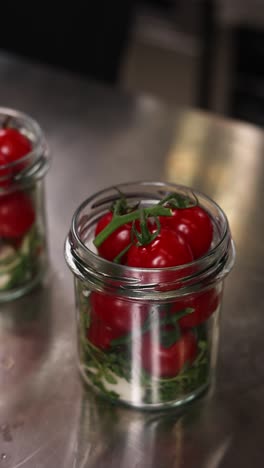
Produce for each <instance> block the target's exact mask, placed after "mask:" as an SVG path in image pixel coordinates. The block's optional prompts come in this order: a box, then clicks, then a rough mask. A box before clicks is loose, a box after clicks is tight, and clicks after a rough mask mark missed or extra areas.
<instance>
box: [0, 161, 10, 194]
mask: <svg viewBox="0 0 264 468" xmlns="http://www.w3.org/2000/svg"><path fill="white" fill-rule="evenodd" d="M7 164H8V161H7V159H6V157H5V156H4V155H3V154H1V153H0V187H6V186H8V185H9V179H10V177H11V176H12V171H11V169H10V168H9V167H5V168H1V166H6V165H7ZM2 178H3V180H1V179H2Z"/></svg>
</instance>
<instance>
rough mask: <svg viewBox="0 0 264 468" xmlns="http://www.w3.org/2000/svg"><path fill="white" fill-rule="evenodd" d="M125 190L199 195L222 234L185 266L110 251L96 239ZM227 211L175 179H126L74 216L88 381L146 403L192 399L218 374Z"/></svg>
mask: <svg viewBox="0 0 264 468" xmlns="http://www.w3.org/2000/svg"><path fill="white" fill-rule="evenodd" d="M120 193H122V194H124V195H125V197H126V199H127V200H129V202H130V203H131V205H132V206H138V203H140V204H141V205H142V206H143V207H147V208H148V207H152V206H154V205H155V204H158V203H159V201H160V200H161V199H164V197H167V195H168V194H177V195H178V196H180V197H183V198H185V197H187V198H188V199H191V198H195V200H196V202H198V204H199V206H200V207H202V208H203V210H205V211H206V213H207V214H208V215H209V217H210V220H211V223H212V227H213V234H212V235H213V238H212V242H211V246H210V249H209V251H208V252H207V253H206V254H205V255H203V256H202V257H200V258H198V259H196V260H194V261H192V262H189V263H188V264H183V265H180V266H176V267H168V268H138V267H137V268H136V267H131V266H127V265H126V264H117V263H114V262H112V261H108V260H106V259H105V258H102V257H101V256H99V255H98V254H97V251H96V249H95V247H94V245H93V240H94V238H95V227H96V225H97V223H98V220H100V219H101V218H102V216H103V215H104V214H105V213H107V212H108V211H109V209H110V207H111V205H112V203H113V202H115V200H117V199H118V198H119V197H120ZM234 256H235V255H234V246H233V241H232V239H231V234H230V231H229V227H228V221H227V219H226V217H225V215H224V213H223V211H222V210H221V209H220V208H219V207H218V206H217V205H216V204H215V203H214V202H213V201H212V200H210V199H209V198H208V197H206V196H205V195H203V194H201V193H198V192H193V191H191V190H190V189H188V188H186V187H183V186H177V185H173V184H165V183H160V182H140V183H129V184H122V185H119V186H117V187H112V188H108V189H106V190H103V191H101V192H98V193H96V194H95V195H93V196H92V197H90V198H88V199H87V200H85V201H84V202H83V203H82V205H81V206H80V207H79V208H78V209H77V211H76V212H75V214H74V216H73V220H72V226H71V230H70V232H69V235H68V237H67V239H66V243H65V257H66V261H67V263H68V266H69V267H70V269H71V270H72V272H73V274H74V277H75V294H76V307H77V325H78V326H77V328H78V348H79V368H80V372H81V375H82V377H83V379H84V381H85V382H86V383H88V384H89V385H90V386H92V387H93V388H94V389H95V390H96V391H97V392H99V393H100V394H102V395H104V396H105V397H107V398H109V399H111V400H112V401H115V402H122V403H125V404H128V405H131V406H135V407H138V408H146V409H148V408H149V409H152V408H157V409H160V408H163V407H166V406H167V407H171V406H177V405H182V404H183V403H186V402H188V401H190V400H192V399H194V398H195V397H197V396H198V395H200V394H202V393H203V392H204V391H205V390H206V389H208V387H209V385H210V384H211V383H212V381H213V378H214V370H215V366H216V356H217V344H218V334H219V311H220V306H221V300H222V292H223V280H224V278H225V277H226V275H227V274H228V273H229V271H230V269H231V267H232V266H233V263H234Z"/></svg>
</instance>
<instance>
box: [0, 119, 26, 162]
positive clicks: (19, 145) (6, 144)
mask: <svg viewBox="0 0 264 468" xmlns="http://www.w3.org/2000/svg"><path fill="white" fill-rule="evenodd" d="M31 149H32V147H31V143H30V141H29V140H28V138H26V137H25V136H24V135H23V134H22V133H20V132H19V131H18V130H16V129H15V128H1V129H0V154H1V155H2V156H5V158H6V160H7V162H8V163H11V162H14V161H17V160H18V159H20V158H22V157H23V156H25V155H26V154H28V153H30V151H31Z"/></svg>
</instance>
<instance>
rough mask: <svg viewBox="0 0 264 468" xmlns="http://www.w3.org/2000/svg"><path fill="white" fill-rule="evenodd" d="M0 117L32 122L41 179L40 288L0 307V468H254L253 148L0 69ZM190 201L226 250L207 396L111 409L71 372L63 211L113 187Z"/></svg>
mask: <svg viewBox="0 0 264 468" xmlns="http://www.w3.org/2000/svg"><path fill="white" fill-rule="evenodd" d="M0 103H1V105H6V106H9V107H14V108H17V109H20V110H23V111H25V112H27V113H29V114H31V115H32V116H33V117H35V118H36V119H37V120H38V121H39V123H40V125H41V126H42V127H43V129H44V130H45V132H46V135H47V138H48V140H49V142H50V146H51V150H52V153H53V163H52V168H51V170H50V173H49V175H48V177H47V212H48V221H49V243H50V274H49V280H48V281H47V283H46V284H45V285H44V286H43V287H42V288H38V289H37V290H35V291H34V292H32V293H31V294H30V295H28V296H26V297H24V298H23V299H20V300H17V301H15V302H13V303H9V304H7V305H1V307H0V468H18V467H25V468H33V467H34V468H59V467H63V468H69V467H75V468H77V467H79V468H84V467H89V468H93V467H96V468H104V467H107V468H111V467H113V468H119V467H121V468H141V467H142V468H143V467H144V468H152V467H153V468H173V467H175V468H176V467H177V468H180V467H184V468H185V467H186V468H191V467H195V468H200V467H202V468H216V467H217V468H218V467H224V468H234V467H239V468H249V467H250V468H253V467H259V466H262V464H263V425H264V365H263V362H264V346H263V333H264V325H263V307H264V299H263V298H264V295H263V291H262V288H264V267H263V254H264V243H263V234H264V233H263V226H264V214H263V207H262V201H263V191H264V158H263V134H262V132H261V131H260V130H258V129H256V128H254V127H251V126H248V125H245V124H240V123H234V122H231V121H228V120H225V119H221V118H217V117H212V116H210V115H206V114H202V113H199V112H191V111H189V110H174V109H172V108H169V107H168V106H166V105H164V104H162V103H159V102H157V101H155V100H154V99H152V98H150V97H132V96H124V95H121V94H120V93H118V92H115V91H110V90H107V89H104V88H100V87H99V86H96V85H93V84H91V83H89V82H87V81H86V80H83V79H79V78H77V77H73V76H70V75H66V74H61V73H57V72H53V71H50V70H48V69H45V68H38V67H36V66H34V65H30V64H26V63H24V62H23V61H19V60H17V59H14V58H12V57H9V56H0ZM138 179H147V180H150V179H160V180H168V181H173V182H179V183H186V184H188V185H192V186H193V187H194V188H197V189H200V190H203V191H204V192H206V193H207V194H209V195H210V196H212V197H213V198H214V199H215V200H216V201H218V202H219V203H220V204H221V206H222V207H223V208H224V210H225V211H226V213H227V215H228V217H229V220H230V225H231V229H232V231H233V237H234V239H235V241H236V247H237V261H236V267H235V268H234V270H233V272H232V273H231V275H230V276H229V278H228V281H227V284H226V294H225V300H224V307H223V311H222V333H221V343H220V353H219V367H218V379H217V388H216V391H215V393H214V395H212V396H211V397H210V398H206V399H204V400H202V401H199V402H196V403H195V404H193V405H192V406H190V407H188V408H187V409H186V410H185V412H184V413H182V414H181V413H179V412H175V411H171V410H170V411H167V412H165V413H164V414H160V413H144V412H139V411H134V410H129V409H125V408H121V407H120V408H118V407H114V406H111V404H108V403H106V402H104V401H100V400H98V399H97V398H95V397H94V396H93V394H92V393H90V392H89V391H84V389H83V388H82V385H81V383H80V380H79V377H78V373H77V370H76V365H75V362H76V342H75V323H74V320H75V317H74V315H75V312H74V296H73V287H72V275H71V273H70V272H69V271H68V269H67V267H66V264H65V262H64V258H63V242H64V238H65V236H66V232H67V230H68V228H69V224H70V220H71V216H72V213H73V211H74V210H75V208H76V207H77V205H78V204H79V203H80V202H81V201H82V200H83V199H84V198H85V197H86V196H87V195H90V194H91V193H92V192H94V191H95V190H98V189H101V188H103V187H105V186H107V185H111V184H114V183H118V182H126V181H129V180H138Z"/></svg>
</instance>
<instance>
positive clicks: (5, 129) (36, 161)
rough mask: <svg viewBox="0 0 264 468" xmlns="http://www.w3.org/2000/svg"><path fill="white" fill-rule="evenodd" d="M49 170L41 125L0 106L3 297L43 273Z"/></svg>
mask: <svg viewBox="0 0 264 468" xmlns="http://www.w3.org/2000/svg"><path fill="white" fill-rule="evenodd" d="M46 170H47V158H46V154H45V149H44V141H43V136H42V132H41V130H40V128H39V126H38V125H37V124H36V122H34V121H33V120H32V119H31V118H30V117H28V116H26V115H25V114H22V113H20V112H17V111H13V110H10V109H4V108H0V301H5V300H10V299H13V298H16V297H18V296H21V295H22V294H24V293H25V292H27V291H28V290H29V289H31V288H32V287H33V286H34V285H35V284H37V282H38V281H39V280H40V278H41V276H42V274H43V271H44V265H45V259H46V257H45V221H44V212H43V191H42V190H43V188H42V178H43V175H44V174H45V172H46Z"/></svg>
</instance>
